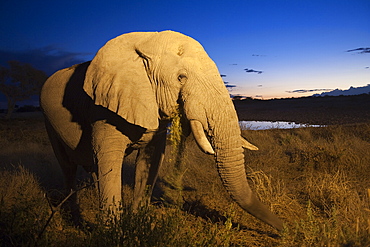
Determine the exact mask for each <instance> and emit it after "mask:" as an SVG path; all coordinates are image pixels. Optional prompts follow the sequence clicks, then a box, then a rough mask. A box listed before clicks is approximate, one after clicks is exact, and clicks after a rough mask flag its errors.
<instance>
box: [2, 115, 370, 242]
mask: <svg viewBox="0 0 370 247" xmlns="http://www.w3.org/2000/svg"><path fill="white" fill-rule="evenodd" d="M239 114H240V113H239ZM255 120H256V119H255ZM243 135H244V136H245V137H247V138H248V140H249V141H251V142H252V143H253V144H256V145H257V146H258V147H259V148H260V150H259V151H249V150H246V151H245V154H246V158H245V159H246V169H247V176H248V177H249V181H250V184H251V186H252V188H253V189H254V190H255V191H256V193H257V194H258V196H259V197H260V198H261V200H262V201H263V202H264V203H265V204H266V205H268V206H269V207H270V208H271V210H272V211H273V212H275V213H276V214H277V215H278V216H279V217H281V218H282V219H283V220H284V221H285V223H286V226H285V229H284V231H283V232H282V233H278V232H277V231H276V230H274V229H273V228H271V227H269V226H268V225H266V224H264V223H263V222H261V221H259V220H257V219H255V218H253V217H252V216H250V215H249V214H247V213H245V212H243V211H242V210H241V209H240V208H239V207H238V206H237V205H236V204H235V203H233V202H232V200H231V199H230V198H229V197H228V195H227V193H226V191H225V189H224V188H223V186H222V184H221V182H220V180H219V178H218V174H217V172H216V169H215V165H214V162H213V158H212V157H210V156H207V155H205V154H203V153H202V152H201V151H199V149H198V147H197V146H196V144H195V143H194V140H192V136H190V137H189V138H188V139H187V140H186V142H185V143H184V145H182V144H181V143H180V144H179V145H177V147H176V148H175V149H174V148H172V146H171V145H170V146H169V148H168V149H167V153H166V158H165V162H164V166H163V169H162V171H161V174H160V178H159V181H158V184H157V187H156V188H155V192H154V198H153V203H152V204H151V205H148V206H146V207H143V208H142V209H141V210H140V211H139V212H138V213H137V214H133V213H131V211H130V210H129V208H130V204H129V202H130V195H131V194H132V189H131V185H132V183H133V172H134V168H133V165H132V163H133V161H134V157H133V156H129V157H127V159H126V163H127V165H128V167H129V168H130V169H128V170H127V171H126V173H125V174H124V181H123V182H124V184H125V186H124V195H125V200H124V203H123V205H122V207H123V209H124V210H123V213H122V215H121V217H120V218H119V219H118V218H112V220H111V221H109V222H103V220H102V213H100V212H99V210H98V199H97V193H96V188H95V186H94V184H93V183H92V180H91V179H90V177H89V175H88V174H86V173H85V172H84V171H83V170H82V169H81V170H80V171H79V182H78V184H79V188H81V189H80V190H79V191H78V193H79V197H80V204H81V208H82V214H83V216H84V218H85V219H86V224H85V225H83V226H80V227H74V226H72V224H71V223H70V222H69V221H68V217H66V215H67V213H68V211H67V210H66V209H65V208H64V207H63V205H61V202H62V201H63V199H64V195H63V193H62V188H63V182H62V175H61V171H60V169H59V167H58V165H57V162H56V159H55V157H54V155H53V153H52V149H51V147H50V144H49V141H48V138H47V135H46V132H45V129H44V126H43V122H42V117H39V118H27V119H10V120H0V166H1V170H0V245H1V246H370V179H369V175H370V123H369V122H364V123H352V124H342V125H329V126H327V127H323V128H300V129H287V130H279V129H272V130H262V131H261V130H260V131H252V130H243ZM169 144H171V141H170V140H169ZM178 151H180V152H178Z"/></svg>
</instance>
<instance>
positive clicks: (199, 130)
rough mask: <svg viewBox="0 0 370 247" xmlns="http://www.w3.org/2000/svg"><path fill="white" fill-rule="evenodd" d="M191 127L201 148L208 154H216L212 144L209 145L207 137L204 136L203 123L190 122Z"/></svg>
mask: <svg viewBox="0 0 370 247" xmlns="http://www.w3.org/2000/svg"><path fill="white" fill-rule="evenodd" d="M190 127H191V131H192V132H193V135H194V138H195V141H196V142H197V144H198V146H199V148H200V149H201V150H202V151H203V152H204V153H206V154H215V151H214V150H213V148H212V146H211V143H209V141H208V139H207V137H206V135H205V134H204V129H203V125H202V123H201V122H199V121H198V120H190Z"/></svg>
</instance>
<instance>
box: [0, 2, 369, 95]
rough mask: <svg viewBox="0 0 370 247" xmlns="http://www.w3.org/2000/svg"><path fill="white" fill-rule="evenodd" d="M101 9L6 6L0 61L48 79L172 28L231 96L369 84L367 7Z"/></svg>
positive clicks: (159, 5) (163, 5)
mask: <svg viewBox="0 0 370 247" xmlns="http://www.w3.org/2000/svg"><path fill="white" fill-rule="evenodd" d="M99 3H100V2H98V1H89V3H88V4H87V3H86V2H84V1H79V2H73V4H72V2H71V4H68V1H67V2H66V1H63V2H60V5H58V2H57V3H55V2H53V3H45V2H43V1H39V0H38V1H34V2H32V3H30V2H26V1H17V2H15V3H14V2H6V3H4V4H3V7H2V8H1V10H0V20H1V23H2V24H1V25H2V29H0V35H1V36H2V39H1V40H0V58H1V59H2V60H1V59H0V64H1V65H4V62H5V61H6V60H10V59H15V60H19V61H21V62H28V63H31V64H32V65H34V66H35V67H36V68H37V69H42V70H44V71H45V72H47V73H48V74H50V73H52V72H55V71H56V70H59V69H63V68H65V67H69V66H71V65H73V64H75V63H80V62H84V61H88V60H91V59H92V58H93V56H94V54H95V53H96V52H97V51H98V50H99V49H100V48H101V47H102V46H103V45H104V44H105V43H106V42H107V41H108V40H110V39H112V38H114V37H116V36H119V35H121V34H123V33H127V32H132V31H162V30H174V31H179V32H181V33H184V34H186V35H188V36H190V37H193V38H194V39H196V40H198V41H199V42H200V43H201V44H202V45H203V47H204V48H205V50H206V51H207V53H208V55H209V56H210V57H211V58H212V59H213V60H214V61H215V63H216V65H217V66H218V68H219V72H220V74H222V75H226V76H225V77H223V79H224V81H226V82H228V83H229V85H232V86H235V87H233V88H232V89H231V90H230V94H234V95H237V94H239V95H244V96H246V97H253V98H264V99H269V98H291V97H305V96H309V95H312V94H315V93H321V92H325V91H330V90H334V89H341V90H345V89H348V88H350V87H351V86H353V87H361V86H364V85H367V84H369V83H370V69H369V66H370V61H369V54H370V48H369V47H370V42H369V41H370V28H369V27H370V15H369V14H368V13H370V1H367V0H354V1H343V0H339V1H317V0H315V1H293V0H287V1H280V0H261V1H232V2H219V3H213V2H212V3H211V2H210V1H201V2H200V1H187V2H180V1H167V0H163V1H155V2H154V1H150V0H144V1H135V2H126V1H111V2H109V3H110V4H106V5H101V4H99ZM55 6H58V7H57V8H56V7H55ZM81 10H83V11H81ZM184 17H185V18H186V20H183V18H184Z"/></svg>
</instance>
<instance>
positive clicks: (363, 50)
mask: <svg viewBox="0 0 370 247" xmlns="http://www.w3.org/2000/svg"><path fill="white" fill-rule="evenodd" d="M346 52H356V53H359V54H365V53H370V47H361V48H357V49H352V50H347V51H346Z"/></svg>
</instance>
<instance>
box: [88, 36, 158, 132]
mask: <svg viewBox="0 0 370 247" xmlns="http://www.w3.org/2000/svg"><path fill="white" fill-rule="evenodd" d="M151 35H153V33H129V34H124V35H121V36H118V37H117V38H115V39H112V40H110V41H108V42H107V43H106V44H105V45H104V46H103V47H102V48H101V49H100V50H99V51H98V53H97V54H96V56H95V57H94V59H93V60H92V61H91V64H90V66H89V68H88V69H87V72H86V77H85V82H84V90H85V92H86V93H87V94H88V95H89V96H90V97H91V98H92V99H93V101H94V103H95V104H96V105H101V106H103V107H105V108H107V109H109V110H110V111H112V112H114V113H116V114H118V115H119V116H121V117H122V118H124V119H125V120H126V121H127V122H129V123H132V124H135V125H139V126H141V127H143V128H146V129H157V128H158V119H159V113H158V105H157V102H156V97H155V93H154V91H153V88H152V85H151V83H150V80H149V78H148V75H147V71H146V69H145V66H144V61H143V58H142V57H140V55H139V54H138V52H136V49H135V44H136V43H138V42H141V41H145V40H147V39H149V38H150V36H151Z"/></svg>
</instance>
